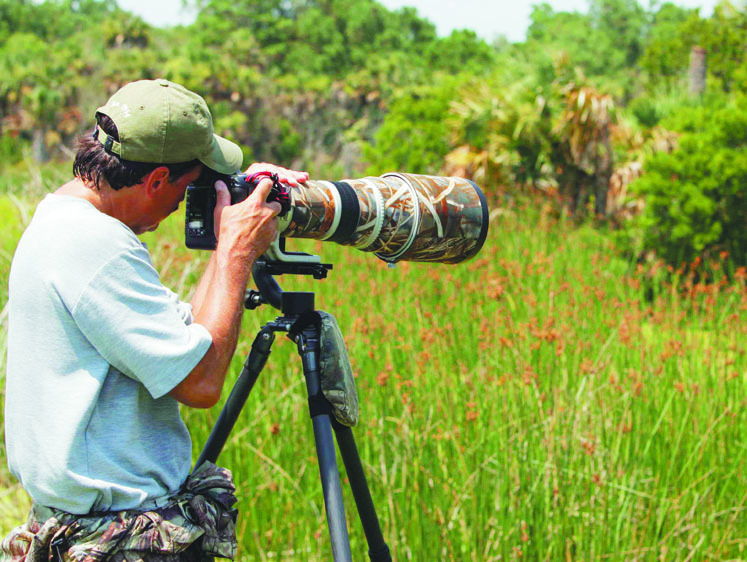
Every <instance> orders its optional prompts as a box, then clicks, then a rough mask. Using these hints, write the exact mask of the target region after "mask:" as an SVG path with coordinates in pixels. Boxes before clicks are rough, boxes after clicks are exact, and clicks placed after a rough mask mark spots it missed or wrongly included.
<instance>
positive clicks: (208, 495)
mask: <svg viewBox="0 0 747 562" xmlns="http://www.w3.org/2000/svg"><path fill="white" fill-rule="evenodd" d="M234 491H235V487H234V485H233V482H232V481H231V474H230V472H229V471H228V470H226V469H223V468H220V467H217V466H215V465H213V464H212V463H205V464H203V465H202V466H201V467H200V468H199V469H198V470H197V471H195V473H193V474H191V475H190V476H189V477H188V478H187V481H186V482H185V483H184V486H182V490H181V491H180V492H179V493H178V494H177V495H175V496H174V497H173V498H171V500H170V501H169V503H168V504H167V505H165V506H164V507H160V508H158V509H153V510H150V511H135V510H131V511H120V512H101V513H91V514H89V515H73V514H70V513H66V512H64V511H61V510H58V509H50V508H48V507H43V506H39V505H36V504H34V505H33V506H32V508H31V513H30V514H29V517H28V520H27V521H26V523H25V524H23V525H21V526H20V527H16V528H15V529H14V530H13V531H11V532H10V534H9V535H8V536H7V537H5V539H3V541H2V543H0V562H181V561H184V562H207V561H211V560H212V558H213V557H214V556H217V557H220V558H230V559H233V558H234V557H235V555H236V514H237V512H236V510H235V509H232V507H233V505H234V503H236V497H235V496H234Z"/></svg>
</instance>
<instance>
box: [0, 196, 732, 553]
mask: <svg viewBox="0 0 747 562" xmlns="http://www.w3.org/2000/svg"><path fill="white" fill-rule="evenodd" d="M181 220H182V218H181V215H180V216H177V217H173V218H172V219H169V220H168V221H167V222H166V223H165V224H164V225H163V226H162V228H161V229H160V230H159V233H157V234H156V235H153V236H150V237H149V238H148V242H149V246H150V248H151V250H152V252H153V255H154V261H155V262H156V263H157V265H158V267H159V269H160V271H161V273H162V277H163V280H164V282H165V283H166V284H167V285H169V286H171V287H172V288H175V289H178V290H179V291H180V292H181V293H182V294H183V295H184V296H189V294H190V291H192V290H193V288H194V285H195V282H196V280H197V279H198V276H199V272H200V271H201V268H202V266H203V264H204V262H205V261H206V256H205V254H203V253H200V252H188V251H185V250H184V249H183V247H182V235H181V229H182V223H181V222H180V221H181ZM2 232H3V235H4V236H5V233H6V229H5V228H4V229H3V231H2ZM295 242H296V241H293V242H291V244H293V245H294V246H295V247H299V246H300V247H301V248H303V249H306V251H311V252H313V253H317V254H320V255H321V256H322V257H323V259H324V261H329V262H331V263H334V270H333V271H332V272H331V273H330V275H329V278H328V279H327V280H324V281H314V280H311V279H305V278H304V279H298V278H284V277H281V278H279V281H280V282H281V285H282V286H283V288H285V289H286V290H302V291H304V290H305V291H314V292H315V293H316V295H317V307H318V308H319V309H322V310H326V311H328V312H331V313H333V314H335V316H336V317H337V319H338V322H339V324H340V326H341V328H342V330H343V332H344V334H345V336H346V341H347V345H348V350H349V353H350V356H351V361H352V363H353V366H354V369H355V372H356V375H357V384H358V393H359V398H360V402H361V422H360V424H359V426H358V427H357V428H356V429H355V435H356V439H357V442H358V446H359V449H360V454H361V458H362V460H363V464H364V468H365V470H366V472H367V475H368V479H369V484H370V486H371V490H372V494H373V498H374V503H375V505H376V506H377V508H378V513H379V517H380V519H381V521H382V526H383V529H384V534H385V537H386V538H387V541H388V542H389V544H390V546H391V548H392V550H393V553H394V557H395V559H396V560H423V561H432V560H470V561H489V560H508V559H511V560H514V559H526V560H654V559H657V560H729V559H732V560H734V559H744V558H745V557H747V471H746V469H747V423H746V420H745V413H744V411H745V405H747V400H746V398H745V397H746V396H747V395H746V394H745V386H746V383H747V357H746V355H745V351H746V349H747V337H746V335H747V321H746V320H747V288H745V273H744V271H743V270H742V271H737V272H733V274H732V275H730V276H727V275H726V274H725V273H724V271H723V269H724V267H727V262H714V263H712V264H694V265H692V266H691V267H688V268H685V269H683V270H682V271H681V272H672V273H669V272H666V269H665V268H662V267H661V266H660V265H653V266H647V267H645V268H643V267H641V268H638V269H636V268H635V267H633V266H632V265H631V264H630V263H628V261H626V260H624V259H622V258H621V257H619V254H618V252H617V251H616V249H615V248H614V247H613V246H612V244H611V243H610V242H609V240H608V239H607V238H605V237H604V236H603V235H602V234H600V233H599V232H597V231H594V230H592V229H590V228H586V227H581V228H572V227H571V225H567V224H565V223H564V222H563V221H558V220H556V219H554V218H552V217H551V216H550V215H549V214H547V213H543V212H542V211H540V210H537V209H536V208H533V207H526V208H521V209H514V210H513V211H509V210H501V209H497V208H496V209H494V212H493V221H492V223H491V231H490V234H489V237H488V241H487V243H486V245H485V248H484V249H483V251H482V253H481V254H480V255H479V256H478V258H477V259H476V260H474V261H472V262H470V263H467V264H463V265H459V266H442V265H424V264H407V263H403V264H399V265H397V267H396V268H395V269H389V268H387V267H386V266H385V264H383V263H381V262H379V261H378V260H377V259H376V258H374V257H373V256H372V255H369V254H363V253H359V252H357V251H355V250H352V249H349V248H342V247H338V246H335V245H333V244H320V243H304V244H300V243H299V244H296V243H295ZM706 265H708V267H709V268H710V269H711V271H712V272H713V275H714V279H715V280H714V282H713V283H710V284H709V285H702V284H698V283H697V279H698V276H697V268H698V267H705V266H706ZM4 298H5V297H3V299H4ZM275 316H276V311H273V310H271V309H269V308H267V307H263V308H260V309H258V310H256V311H253V312H247V313H246V314H245V319H244V326H243V332H242V340H241V343H240V345H239V350H238V352H237V354H236V356H235V358H234V363H233V366H232V367H233V368H232V375H230V377H229V379H230V380H229V383H228V384H231V382H233V380H234V377H235V375H236V373H237V372H238V371H239V370H240V368H241V364H242V362H243V360H244V358H245V357H246V355H247V353H248V350H249V346H250V345H251V342H252V339H253V337H254V335H255V334H256V332H257V331H258V329H259V327H260V326H261V325H262V324H264V323H265V322H267V321H269V320H271V319H273V318H274V317H275ZM6 323H7V320H6V319H5V318H4V317H3V319H2V331H1V332H0V333H1V334H2V335H0V337H1V338H2V340H0V341H2V342H3V343H4V339H5V335H4V334H5V328H6ZM0 369H2V370H0V378H1V377H3V376H4V365H3V367H2V368H0ZM224 394H226V395H227V394H228V392H227V391H226V392H225V393H224ZM218 413H219V407H216V408H214V409H211V410H208V411H196V410H188V409H185V410H184V417H185V420H186V423H187V425H188V426H189V428H190V430H191V432H192V435H193V439H194V443H195V447H194V449H195V450H194V455H195V457H196V456H197V454H198V453H199V450H200V448H201V446H202V445H203V444H204V442H205V440H206V438H207V436H208V434H209V432H210V429H211V428H212V426H213V424H214V423H215V421H216V419H217V416H218ZM0 462H3V464H4V458H0ZM219 462H220V463H221V464H223V465H224V466H227V467H228V468H230V469H231V470H232V471H233V474H234V478H235V481H236V483H237V486H238V494H239V498H240V501H239V509H240V513H241V515H240V519H239V526H238V532H239V539H240V552H239V556H240V558H241V559H243V560H274V559H282V560H329V559H331V555H330V545H329V538H328V533H327V530H326V522H325V518H324V508H323V504H322V494H321V486H320V482H319V474H318V466H317V461H316V456H315V451H314V443H313V432H312V429H311V423H310V420H309V417H308V413H307V405H306V394H305V385H304V383H303V377H302V372H301V363H300V359H299V358H298V356H297V354H296V350H295V345H294V344H292V343H291V342H289V341H287V340H285V339H284V338H278V340H276V342H275V344H274V350H273V354H272V356H271V357H270V360H269V362H268V365H267V367H266V368H265V370H264V372H263V373H262V375H261V377H260V379H259V381H258V383H257V385H256V387H255V389H254V391H253V392H252V394H251V396H250V398H249V401H248V403H247V406H246V407H245V409H244V411H243V412H242V414H241V417H240V419H239V422H238V424H237V427H236V429H235V430H234V432H233V434H232V435H231V438H230V440H229V443H228V444H227V447H226V449H225V450H224V452H223V454H222V455H221V457H220V459H219ZM340 466H342V464H341V463H340ZM4 470H5V469H4V468H0V484H1V485H2V486H4V489H5V490H7V491H6V492H0V509H2V510H3V511H2V515H0V531H2V532H6V531H7V530H8V529H10V527H12V526H13V525H14V524H17V523H18V521H20V519H21V517H22V515H21V513H22V512H23V511H24V510H25V509H26V507H27V505H28V504H27V500H25V499H23V496H22V495H21V492H19V490H18V488H17V485H15V484H13V481H12V479H11V478H10V477H9V475H8V474H7V472H6V471H4ZM343 472H344V471H343ZM347 492H348V490H345V493H346V494H347V495H346V497H345V500H346V510H347V514H348V521H349V529H350V536H351V543H352V548H353V553H354V559H356V560H365V559H367V555H366V545H365V539H364V537H363V534H362V531H361V529H360V525H359V523H358V522H357V520H356V519H355V507H354V503H353V501H352V497H351V495H350V494H348V493H347ZM10 497H12V501H13V502H19V501H20V502H21V503H22V505H21V506H20V507H19V508H18V509H15V510H13V509H11V510H8V508H7V507H6V504H8V505H10V504H9V501H8V500H7V498H10ZM3 502H5V503H3Z"/></svg>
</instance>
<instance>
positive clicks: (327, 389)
mask: <svg viewBox="0 0 747 562" xmlns="http://www.w3.org/2000/svg"><path fill="white" fill-rule="evenodd" d="M319 316H321V326H320V329H319V332H320V338H319V339H320V342H319V347H320V350H319V367H320V374H321V377H320V378H321V383H322V392H323V393H324V397H325V398H326V399H327V400H328V401H329V402H330V404H332V411H333V413H334V415H335V419H336V420H337V421H338V422H340V423H341V424H342V425H346V426H348V427H353V426H355V425H356V424H357V423H358V393H357V391H356V390H355V379H354V378H353V368H352V367H351V366H350V358H349V357H348V350H347V348H346V347H345V340H344V339H343V337H342V332H341V331H340V327H339V326H338V325H337V320H335V317H334V316H332V315H331V314H329V313H327V312H321V311H319Z"/></svg>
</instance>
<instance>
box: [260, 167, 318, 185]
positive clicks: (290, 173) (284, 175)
mask: <svg viewBox="0 0 747 562" xmlns="http://www.w3.org/2000/svg"><path fill="white" fill-rule="evenodd" d="M257 172H271V173H273V174H277V175H278V179H279V180H280V181H281V182H282V183H284V184H286V185H290V186H292V187H296V186H297V185H298V184H299V183H304V182H305V181H306V180H308V179H309V174H308V172H297V171H295V170H288V169H287V168H281V167H280V166H276V165H275V164H269V163H267V162H255V163H254V164H252V165H251V166H249V167H248V168H247V169H246V172H245V173H247V174H249V175H251V174H255V173H257Z"/></svg>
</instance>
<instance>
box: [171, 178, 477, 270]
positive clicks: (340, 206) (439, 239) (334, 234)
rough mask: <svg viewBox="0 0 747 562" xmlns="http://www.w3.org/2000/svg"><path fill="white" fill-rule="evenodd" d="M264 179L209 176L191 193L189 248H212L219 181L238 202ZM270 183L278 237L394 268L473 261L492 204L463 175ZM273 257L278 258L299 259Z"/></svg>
mask: <svg viewBox="0 0 747 562" xmlns="http://www.w3.org/2000/svg"><path fill="white" fill-rule="evenodd" d="M259 174H261V175H262V176H267V175H268V172H260V173H259ZM259 174H254V175H252V176H249V177H247V176H246V175H245V174H235V175H232V176H221V175H218V174H215V173H212V174H204V176H205V177H203V176H200V178H198V180H197V181H195V183H194V184H192V185H190V186H189V187H188V188H187V196H186V199H187V215H186V224H185V236H186V244H187V247H189V248H198V249H215V245H216V239H215V235H214V232H213V230H214V229H213V227H214V224H213V211H214V210H215V204H216V195H215V189H214V187H213V186H214V184H215V181H216V180H218V179H222V180H223V181H225V182H226V185H227V186H228V189H229V192H230V193H231V204H235V203H238V202H239V201H243V200H244V199H246V197H248V195H249V194H250V193H251V192H252V190H253V189H254V187H256V185H257V183H258V181H259V180H260V179H261V177H258V176H259ZM271 179H273V188H272V190H271V191H270V195H269V196H268V201H278V202H279V203H280V204H281V207H282V208H283V211H282V212H281V214H280V215H279V218H278V232H279V233H280V236H281V237H284V238H312V239H316V240H326V241H330V242H336V243H338V244H342V245H345V246H352V247H354V248H356V249H358V250H361V251H364V252H374V254H375V255H376V257H378V258H380V259H382V260H384V261H386V262H389V263H395V262H398V261H416V262H438V263H459V262H462V261H465V260H468V259H470V258H472V257H474V256H475V255H476V254H477V253H478V252H479V251H480V249H481V248H482V246H483V244H484V243H485V239H486V238H487V234H488V225H489V222H490V221H489V212H488V204H487V200H486V199H485V195H483V193H482V191H481V190H480V188H479V187H478V186H477V185H476V184H475V183H473V182H472V181H470V180H467V179H465V178H460V177H441V176H426V175H419V174H407V173H394V172H393V173H388V174H384V175H383V176H380V177H366V178H360V179H352V180H343V181H323V180H309V181H307V182H306V183H304V184H301V185H299V186H297V187H290V186H286V185H284V184H282V183H280V182H278V181H277V177H275V178H271ZM281 241H282V239H281ZM282 246H283V247H284V244H283V245H282ZM276 254H278V255H279V256H280V261H290V260H291V259H298V258H291V257H290V254H284V253H282V252H281V251H278V252H276Z"/></svg>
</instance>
